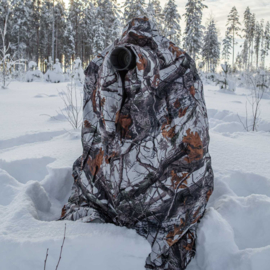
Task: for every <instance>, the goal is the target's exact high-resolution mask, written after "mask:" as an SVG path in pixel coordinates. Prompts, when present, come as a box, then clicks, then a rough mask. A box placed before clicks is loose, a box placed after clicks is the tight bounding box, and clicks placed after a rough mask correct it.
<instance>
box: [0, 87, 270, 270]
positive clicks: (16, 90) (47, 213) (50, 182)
mask: <svg viewBox="0 0 270 270" xmlns="http://www.w3.org/2000/svg"><path fill="white" fill-rule="evenodd" d="M66 85H67V83H59V84H48V83H41V82H33V83H22V82H13V83H11V84H10V86H9V89H7V90H0V127H1V132H0V220H1V222H0V269H1V270H17V269H20V270H37V269H43V268H44V259H45V255H46V250H47V248H48V249H49V256H48V260H47V268H46V269H47V270H51V269H55V266H56V264H57V261H58V257H59V253H60V247H61V244H62V240H63V234H64V228H65V224H66V226H67V231H66V240H65V244H64V248H63V254H62V259H61V262H60V265H59V268H58V269H59V270H61V269H62V270H64V269H65V270H71V269H86V267H88V268H87V269H90V270H92V269H93V270H108V269H110V270H143V269H144V262H145V258H146V257H147V255H148V253H149V252H150V246H149V245H148V243H147V241H146V240H144V239H143V238H142V237H140V236H138V235H136V233H135V231H133V230H128V229H125V228H119V227H115V226H113V225H109V224H83V223H81V222H68V221H65V222H63V221H56V220H57V219H58V218H59V216H60V214H61V208H62V206H63V205H64V204H65V202H66V201H67V199H68V197H69V194H70V189H71V186H72V182H73V179H72V177H71V166H72V164H73V162H74V161H75V159H76V158H77V157H79V156H80V155H81V153H82V147H81V142H80V130H75V131H74V130H73V129H72V127H71V126H70V124H69V123H68V122H67V121H65V120H64V118H63V116H62V115H61V111H60V110H61V109H64V104H63V102H62V100H61V98H60V97H59V92H62V91H65V90H66ZM217 89H218V88H217V87H216V86H211V85H205V99H206V104H207V108H208V116H209V123H210V137H211V140H210V154H211V156H212V162H213V163H212V164H213V169H214V173H215V191H214V193H213V195H212V197H211V198H210V201H209V204H208V210H207V212H206V214H205V216H204V218H203V220H202V222H201V223H200V225H201V226H200V228H199V231H198V240H197V255H196V257H195V259H194V260H193V261H192V262H191V264H190V265H189V266H188V268H187V270H269V265H270V256H269V254H270V231H269V228H270V225H269V224H270V178H269V177H270V166H269V164H270V154H269V153H270V99H263V100H262V102H261V115H260V118H261V123H260V126H259V128H258V132H246V131H245V130H244V129H243V127H242V125H241V123H240V122H239V119H238V116H237V114H238V115H239V116H240V117H242V120H244V117H245V115H246V108H245V103H246V98H247V95H249V94H250V91H249V90H247V89H243V88H237V89H236V92H235V93H232V94H230V93H224V92H221V91H218V90H217ZM248 110H249V115H250V116H251V111H250V107H248Z"/></svg>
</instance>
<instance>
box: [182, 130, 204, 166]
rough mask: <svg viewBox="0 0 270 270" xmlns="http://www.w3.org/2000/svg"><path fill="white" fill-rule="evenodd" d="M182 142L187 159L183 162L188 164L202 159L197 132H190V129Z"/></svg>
mask: <svg viewBox="0 0 270 270" xmlns="http://www.w3.org/2000/svg"><path fill="white" fill-rule="evenodd" d="M183 142H184V143H186V144H187V152H188V154H187V155H188V157H186V158H185V160H186V161H187V162H188V163H191V162H192V161H197V160H200V159H202V158H203V144H202V141H201V138H200V136H199V134H198V132H195V134H193V132H190V128H189V129H188V130H187V136H185V137H184V138H183Z"/></svg>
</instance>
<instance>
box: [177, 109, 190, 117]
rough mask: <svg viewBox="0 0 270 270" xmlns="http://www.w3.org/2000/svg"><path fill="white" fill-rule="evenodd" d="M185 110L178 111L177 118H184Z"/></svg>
mask: <svg viewBox="0 0 270 270" xmlns="http://www.w3.org/2000/svg"><path fill="white" fill-rule="evenodd" d="M187 109H188V107H186V108H185V109H184V110H183V109H180V110H179V112H178V117H179V118H180V117H183V116H185V114H186V112H187Z"/></svg>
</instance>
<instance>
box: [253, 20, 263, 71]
mask: <svg viewBox="0 0 270 270" xmlns="http://www.w3.org/2000/svg"><path fill="white" fill-rule="evenodd" d="M262 36H263V21H261V23H259V22H257V23H256V27H255V39H254V49H255V56H256V69H258V66H259V53H260V45H261V41H262Z"/></svg>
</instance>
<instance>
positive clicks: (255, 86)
mask: <svg viewBox="0 0 270 270" xmlns="http://www.w3.org/2000/svg"><path fill="white" fill-rule="evenodd" d="M246 83H247V85H248V86H249V87H250V88H251V100H250V99H248V102H249V104H250V105H251V110H252V122H251V123H250V124H248V113H247V104H246V121H245V123H243V121H242V120H241V119H240V117H239V116H238V118H239V120H240V122H241V123H242V125H243V127H244V128H245V130H246V131H250V130H252V131H257V127H258V125H259V116H260V103H261V100H262V98H263V95H264V93H265V91H266V89H268V88H269V86H268V85H267V83H266V81H265V72H264V71H263V70H262V71H260V72H259V73H257V74H252V73H246Z"/></svg>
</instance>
